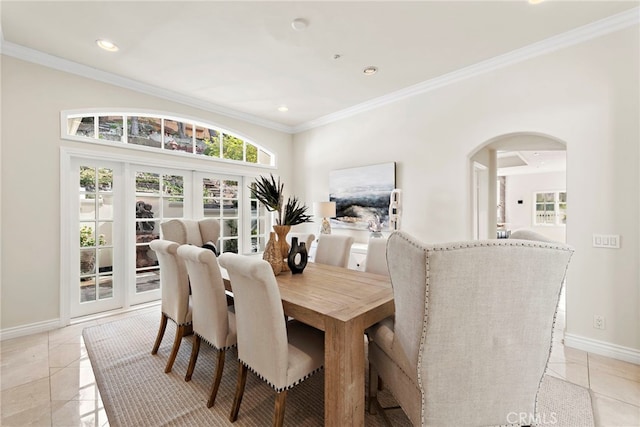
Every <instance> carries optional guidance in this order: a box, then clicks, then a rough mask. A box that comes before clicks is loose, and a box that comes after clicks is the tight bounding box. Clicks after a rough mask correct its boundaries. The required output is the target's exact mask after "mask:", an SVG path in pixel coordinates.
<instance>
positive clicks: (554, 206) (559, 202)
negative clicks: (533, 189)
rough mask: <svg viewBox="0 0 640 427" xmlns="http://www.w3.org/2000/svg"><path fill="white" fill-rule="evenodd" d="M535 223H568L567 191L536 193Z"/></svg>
mask: <svg viewBox="0 0 640 427" xmlns="http://www.w3.org/2000/svg"><path fill="white" fill-rule="evenodd" d="M534 205H535V211H534V216H533V218H534V219H533V221H534V225H565V224H566V223H567V192H566V191H544V192H539V193H535V194H534Z"/></svg>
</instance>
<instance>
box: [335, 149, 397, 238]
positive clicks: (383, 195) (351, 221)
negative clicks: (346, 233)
mask: <svg viewBox="0 0 640 427" xmlns="http://www.w3.org/2000/svg"><path fill="white" fill-rule="evenodd" d="M395 186H396V164H395V162H391V163H382V164H378V165H371V166H362V167H357V168H349V169H338V170H333V171H331V172H329V200H330V201H332V202H336V217H335V218H332V219H331V226H332V227H337V228H353V229H358V230H366V229H367V227H368V225H369V221H370V220H375V217H376V215H377V216H378V218H379V220H380V222H382V225H383V227H384V228H387V227H388V225H389V202H390V198H391V192H392V191H393V189H394V188H395Z"/></svg>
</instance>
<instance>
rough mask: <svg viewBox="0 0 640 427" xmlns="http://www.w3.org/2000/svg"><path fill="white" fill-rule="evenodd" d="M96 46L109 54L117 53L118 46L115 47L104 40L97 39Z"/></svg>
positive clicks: (110, 42)
mask: <svg viewBox="0 0 640 427" xmlns="http://www.w3.org/2000/svg"><path fill="white" fill-rule="evenodd" d="M96 44H97V45H98V46H100V47H101V48H102V49H104V50H106V51H109V52H117V51H118V50H119V48H118V46H116V45H115V43H113V42H112V41H109V40H106V39H98V40H96Z"/></svg>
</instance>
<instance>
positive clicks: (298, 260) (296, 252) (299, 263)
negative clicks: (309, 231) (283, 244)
mask: <svg viewBox="0 0 640 427" xmlns="http://www.w3.org/2000/svg"><path fill="white" fill-rule="evenodd" d="M307 258H308V254H307V247H306V245H305V243H304V242H301V243H300V244H298V238H297V237H293V238H292V239H291V250H290V251H289V256H288V257H287V265H288V266H289V269H290V270H291V273H292V274H300V273H302V271H303V270H304V268H305V267H306V266H307Z"/></svg>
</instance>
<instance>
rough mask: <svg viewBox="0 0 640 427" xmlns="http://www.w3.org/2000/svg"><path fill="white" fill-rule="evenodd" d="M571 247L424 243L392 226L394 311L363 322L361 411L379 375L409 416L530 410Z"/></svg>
mask: <svg viewBox="0 0 640 427" xmlns="http://www.w3.org/2000/svg"><path fill="white" fill-rule="evenodd" d="M572 253H573V250H572V249H571V248H570V247H568V246H565V245H562V244H555V243H546V242H540V241H530V240H516V239H496V240H485V241H472V242H462V243H450V244H442V245H425V244H423V243H421V242H419V241H418V240H416V239H414V238H413V237H411V236H410V235H408V234H406V233H404V232H396V233H393V234H392V235H391V236H390V237H389V243H388V247H387V254H388V262H389V272H390V276H391V283H392V286H393V294H394V302H395V316H394V317H393V318H387V319H385V320H383V321H382V322H380V323H378V324H376V325H374V326H373V327H372V328H370V329H369V330H368V334H369V337H370V341H369V353H368V354H369V363H370V374H371V376H370V384H369V399H370V400H369V410H370V411H372V412H373V411H374V409H375V407H376V406H378V404H377V403H376V404H372V403H373V402H375V401H376V393H377V391H376V390H377V387H376V386H377V379H378V376H379V377H380V378H381V379H382V380H383V384H384V385H385V387H388V389H389V390H390V391H391V393H392V394H393V395H394V397H395V398H396V400H397V401H398V402H399V404H400V406H401V407H402V408H403V410H404V411H405V413H406V414H407V416H408V417H409V419H410V420H411V422H412V423H413V424H414V425H423V426H432V425H434V426H436V425H437V426H444V425H446V426H449V425H452V426H453V425H455V426H467V425H474V426H485V425H503V424H507V421H506V420H507V419H508V418H507V417H508V414H510V413H524V414H528V416H534V414H536V410H537V407H536V400H537V393H538V389H539V387H540V383H541V381H542V378H543V375H544V373H545V370H546V367H547V363H548V360H549V354H550V351H551V342H552V341H551V333H552V332H551V331H552V329H553V324H554V322H555V316H556V310H557V306H558V300H559V296H560V291H561V287H562V283H563V280H564V277H565V273H566V270H567V267H568V264H569V260H570V258H571V255H572Z"/></svg>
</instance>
